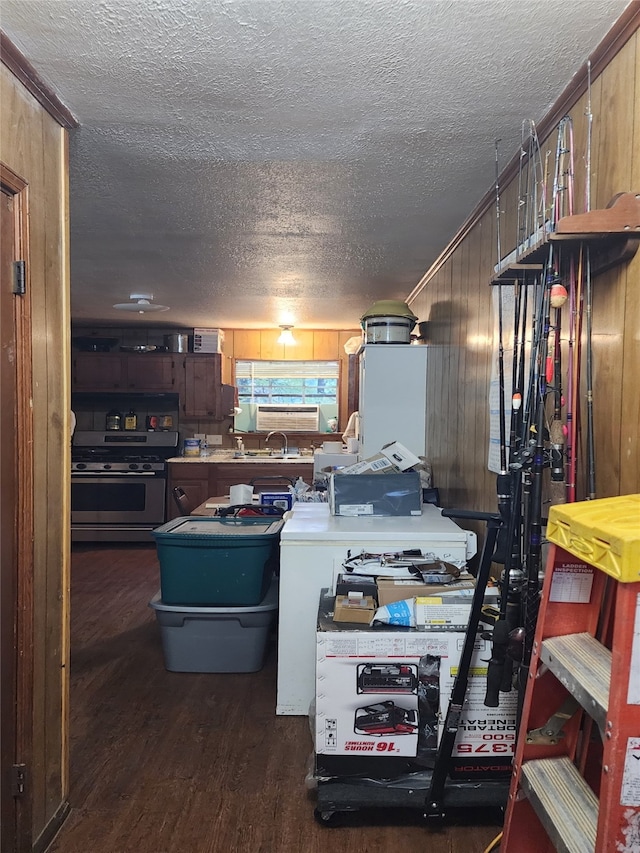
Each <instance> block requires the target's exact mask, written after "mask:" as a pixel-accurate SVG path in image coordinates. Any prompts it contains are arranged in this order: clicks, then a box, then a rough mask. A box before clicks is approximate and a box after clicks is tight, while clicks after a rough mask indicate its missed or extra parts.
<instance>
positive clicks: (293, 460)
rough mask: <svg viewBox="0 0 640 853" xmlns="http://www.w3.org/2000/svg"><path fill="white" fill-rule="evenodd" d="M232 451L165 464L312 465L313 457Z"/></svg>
mask: <svg viewBox="0 0 640 853" xmlns="http://www.w3.org/2000/svg"><path fill="white" fill-rule="evenodd" d="M233 454H234V451H233V450H228V451H225V450H223V451H218V452H215V453H211V454H210V455H209V456H172V457H170V458H169V459H167V462H185V463H189V462H204V463H206V464H209V463H220V462H224V463H225V464H227V463H229V462H233V463H234V464H237V465H305V464H306V465H313V456H286V457H285V456H278V455H276V456H247V455H246V454H245V455H244V456H240V457H235V456H234V455H233Z"/></svg>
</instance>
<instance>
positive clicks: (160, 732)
mask: <svg viewBox="0 0 640 853" xmlns="http://www.w3.org/2000/svg"><path fill="white" fill-rule="evenodd" d="M71 586H72V596H71V604H72V607H71V744H70V747H71V794H70V802H71V811H70V814H69V817H68V818H67V820H66V822H65V824H64V826H63V828H62V830H61V831H60V833H59V835H58V836H57V838H56V839H55V840H54V842H53V844H52V845H51V846H50V848H49V853H129V851H132V852H133V851H136V853H222V851H224V853H236V851H237V853H249V851H251V853H387V852H388V853H397V851H398V850H401V851H402V853H426V851H428V853H482V851H484V849H485V848H486V846H487V845H488V844H489V842H490V841H491V839H493V838H494V836H495V835H496V834H497V832H498V831H499V827H498V826H496V824H495V822H493V823H489V824H488V825H483V826H473V825H457V826H448V827H447V828H443V829H440V830H433V829H430V828H427V827H425V826H424V825H423V824H422V823H421V820H420V815H419V812H418V810H415V811H408V812H400V811H398V810H396V811H388V812H386V811H384V810H381V811H378V812H377V813H376V814H374V815H371V814H368V815H365V814H363V813H358V814H356V815H354V816H350V820H349V824H348V825H347V826H341V827H337V828H326V827H323V826H320V825H319V824H318V823H317V822H316V821H315V820H314V816H313V809H314V802H313V794H312V793H310V792H309V791H308V790H307V789H306V786H305V775H306V774H307V770H308V766H309V760H310V755H311V751H312V745H311V736H310V733H309V725H308V720H307V719H306V718H304V717H276V716H275V714H274V708H275V680H276V665H275V664H276V660H275V658H276V650H275V644H274V643H273V642H270V644H269V650H268V657H267V662H266V664H265V667H264V669H263V670H262V671H261V672H259V673H255V674H242V675H205V674H187V673H170V672H167V671H166V670H165V668H164V663H163V656H162V649H161V645H160V635H159V629H158V627H157V625H156V623H155V617H154V614H153V611H152V610H150V608H149V607H148V606H147V605H148V602H149V600H150V599H151V598H152V596H153V594H154V593H155V592H156V591H157V589H158V587H159V576H158V566H157V561H156V555H155V548H154V547H153V546H145V545H133V546H129V547H124V546H110V545H103V546H96V547H94V546H91V545H77V546H74V551H73V559H72V582H71Z"/></svg>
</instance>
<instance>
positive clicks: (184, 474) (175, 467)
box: [167, 462, 215, 519]
mask: <svg viewBox="0 0 640 853" xmlns="http://www.w3.org/2000/svg"><path fill="white" fill-rule="evenodd" d="M213 467H214V466H213V465H209V464H207V463H206V462H169V494H168V495H167V518H168V519H172V518H177V517H178V516H180V515H182V512H180V510H179V509H178V505H177V504H176V502H175V500H174V498H173V489H175V487H176V486H180V488H181V489H182V490H183V491H184V492H185V494H186V496H187V498H188V499H189V502H190V504H191V508H192V509H195V508H196V507H197V506H199V504H201V503H204V501H206V499H207V498H208V497H210V496H211V495H213V494H215V492H211V491H209V474H210V472H211V471H212V469H213Z"/></svg>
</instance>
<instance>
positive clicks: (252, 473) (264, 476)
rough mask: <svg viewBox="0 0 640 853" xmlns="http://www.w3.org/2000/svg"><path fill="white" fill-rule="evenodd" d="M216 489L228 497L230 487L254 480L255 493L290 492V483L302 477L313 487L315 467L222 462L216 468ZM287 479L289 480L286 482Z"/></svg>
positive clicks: (293, 464) (219, 493) (218, 492)
mask: <svg viewBox="0 0 640 853" xmlns="http://www.w3.org/2000/svg"><path fill="white" fill-rule="evenodd" d="M215 468H216V487H217V490H218V491H217V493H216V494H218V495H228V494H229V486H234V485H237V484H238V483H251V481H252V480H254V481H255V482H254V484H253V491H254V493H256V494H258V493H259V492H271V491H277V492H279V491H284V492H286V491H288V487H289V485H290V484H292V483H290V482H289V481H293V483H295V481H296V479H297V478H298V477H302V479H303V480H304V481H305V483H308V484H309V485H311V483H312V480H313V465H308V464H304V463H302V464H300V465H296V464H295V463H293V462H292V463H291V464H289V463H287V464H286V465H279V464H278V463H274V464H273V465H269V464H268V463H256V464H255V465H252V464H251V463H249V462H243V463H242V464H238V463H233V462H220V463H218V464H217V465H216V466H215ZM284 477H287V478H288V480H285V479H284Z"/></svg>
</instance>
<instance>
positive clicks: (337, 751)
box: [315, 591, 517, 779]
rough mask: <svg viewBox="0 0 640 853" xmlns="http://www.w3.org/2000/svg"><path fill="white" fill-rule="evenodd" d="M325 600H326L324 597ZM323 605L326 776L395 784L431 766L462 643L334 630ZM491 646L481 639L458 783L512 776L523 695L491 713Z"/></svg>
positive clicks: (319, 710)
mask: <svg viewBox="0 0 640 853" xmlns="http://www.w3.org/2000/svg"><path fill="white" fill-rule="evenodd" d="M325 592H326V591H325ZM332 606H333V599H332V598H330V597H326V596H325V597H321V600H320V609H319V613H318V630H317V635H316V641H317V647H316V648H317V656H316V716H315V751H316V774H317V775H318V776H331V775H336V776H344V777H349V776H359V775H362V774H367V773H370V774H371V775H372V778H378V777H382V778H393V777H394V776H397V775H401V774H403V773H406V772H415V771H416V770H419V769H420V768H421V767H429V766H433V758H434V756H435V752H436V750H437V745H438V743H439V740H440V737H441V734H442V728H443V722H444V719H445V716H446V712H447V708H448V704H449V699H450V696H451V690H452V688H453V682H454V679H455V677H456V675H457V668H458V664H459V661H460V655H461V654H462V648H463V644H464V634H463V633H459V632H452V631H451V632H441V631H431V630H419V629H417V628H412V629H399V630H380V629H375V628H364V627H363V628H360V629H358V628H354V627H352V626H347V625H342V624H340V623H338V624H336V623H334V622H332V621H331V619H330V615H329V614H330V613H331V608H332ZM490 657H491V644H490V642H489V641H487V640H483V639H481V638H480V637H478V638H477V639H476V643H475V650H474V654H473V658H472V663H471V671H470V677H469V687H468V690H467V699H466V701H465V704H464V709H463V712H462V717H461V723H460V729H459V732H458V735H457V737H456V742H455V746H454V751H453V759H454V765H455V766H456V768H457V769H456V773H457V774H458V775H459V777H460V778H462V777H469V776H470V777H471V778H474V779H476V778H478V779H479V778H483V777H484V778H487V777H489V778H495V777H496V774H503V775H508V773H509V772H510V765H511V757H512V755H513V751H514V746H515V738H516V706H517V696H516V693H515V691H513V692H511V693H501V694H500V706H499V707H498V708H485V707H484V704H483V700H484V694H485V690H486V668H487V661H488V660H489V658H490Z"/></svg>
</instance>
